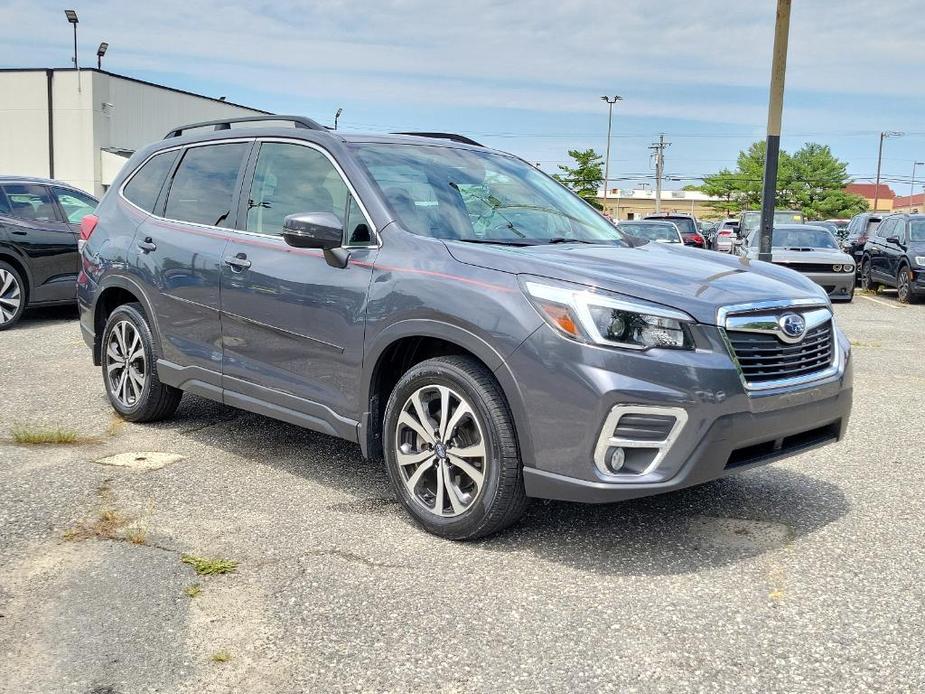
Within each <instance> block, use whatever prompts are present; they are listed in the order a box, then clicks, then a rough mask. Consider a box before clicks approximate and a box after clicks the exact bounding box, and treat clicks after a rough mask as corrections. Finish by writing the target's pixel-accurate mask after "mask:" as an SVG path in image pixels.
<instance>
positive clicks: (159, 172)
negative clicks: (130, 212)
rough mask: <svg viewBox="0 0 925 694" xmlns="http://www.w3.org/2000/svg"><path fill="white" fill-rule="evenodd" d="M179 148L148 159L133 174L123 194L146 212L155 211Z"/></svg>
mask: <svg viewBox="0 0 925 694" xmlns="http://www.w3.org/2000/svg"><path fill="white" fill-rule="evenodd" d="M179 153H180V151H179V150H176V149H175V150H173V151H171V152H161V153H160V154H155V155H154V156H153V157H151V158H150V159H148V161H147V162H146V163H145V165H144V166H142V167H141V169H139V170H138V172H137V173H136V174H135V175H134V176H132V179H131V180H130V181H129V182H128V183H127V184H126V186H125V189H124V190H123V191H122V194H123V195H124V196H125V197H126V198H127V199H128V200H130V201H131V202H133V203H135V204H136V205H138V207H140V208H141V209H143V210H145V211H146V212H153V211H154V205H155V204H156V203H157V197H158V195H160V193H161V188H162V187H163V186H164V179H166V178H167V174H168V173H170V169H171V168H173V163H174V162H175V161H176V160H177V155H178V154H179Z"/></svg>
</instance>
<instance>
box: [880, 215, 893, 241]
mask: <svg viewBox="0 0 925 694" xmlns="http://www.w3.org/2000/svg"><path fill="white" fill-rule="evenodd" d="M895 225H896V220H895V219H884V220H883V221H882V222H881V223H880V224H879V225H878V226H877V229H876V234H875V235H876V236H878V237H880V238H886V237H887V236H890V235H891V234H892V233H893V227H894V226H895Z"/></svg>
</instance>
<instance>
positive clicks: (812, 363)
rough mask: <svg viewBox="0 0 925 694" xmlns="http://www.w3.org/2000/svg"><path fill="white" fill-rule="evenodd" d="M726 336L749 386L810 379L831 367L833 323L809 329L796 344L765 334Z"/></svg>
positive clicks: (745, 333) (731, 332)
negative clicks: (808, 377)
mask: <svg viewBox="0 0 925 694" xmlns="http://www.w3.org/2000/svg"><path fill="white" fill-rule="evenodd" d="M727 335H728V337H729V342H730V344H731V345H732V349H733V352H734V353H735V358H736V360H737V361H738V362H739V366H740V367H741V369H742V375H743V376H744V377H745V381H746V382H747V383H762V382H765V381H777V380H780V379H785V378H797V377H800V376H808V375H810V374H812V373H813V372H814V371H822V370H824V369H826V368H828V367H829V365H831V363H832V359H833V352H832V350H833V349H834V344H833V339H832V321H831V320H828V321H826V322H825V323H823V324H822V325H819V326H816V327H815V328H812V329H810V330H808V331H807V332H806V335H805V336H804V337H803V341H802V342H800V343H798V344H795V345H791V344H787V343H785V342H782V341H781V340H780V339H778V337H777V336H776V335H769V334H766V333H754V332H744V331H732V330H731V331H728V332H727Z"/></svg>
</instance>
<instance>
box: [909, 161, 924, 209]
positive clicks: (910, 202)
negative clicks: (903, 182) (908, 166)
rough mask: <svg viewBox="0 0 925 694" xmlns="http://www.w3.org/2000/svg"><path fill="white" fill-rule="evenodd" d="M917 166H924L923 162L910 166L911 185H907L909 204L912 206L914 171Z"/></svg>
mask: <svg viewBox="0 0 925 694" xmlns="http://www.w3.org/2000/svg"><path fill="white" fill-rule="evenodd" d="M919 166H925V161H917V162H915V163H913V164H912V183H910V184H909V204H910V205H911V204H912V196H913V195H915V169H916V167H919Z"/></svg>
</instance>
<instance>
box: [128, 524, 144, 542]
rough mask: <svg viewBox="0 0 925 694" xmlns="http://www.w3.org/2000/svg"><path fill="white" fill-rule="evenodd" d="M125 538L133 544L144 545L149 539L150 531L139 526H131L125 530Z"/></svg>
mask: <svg viewBox="0 0 925 694" xmlns="http://www.w3.org/2000/svg"><path fill="white" fill-rule="evenodd" d="M125 539H126V540H128V541H129V542H131V543H132V544H133V545H143V544H145V542H146V541H147V539H148V531H147V530H145V529H144V528H139V527H134V528H129V529H128V530H127V531H126V532H125Z"/></svg>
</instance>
